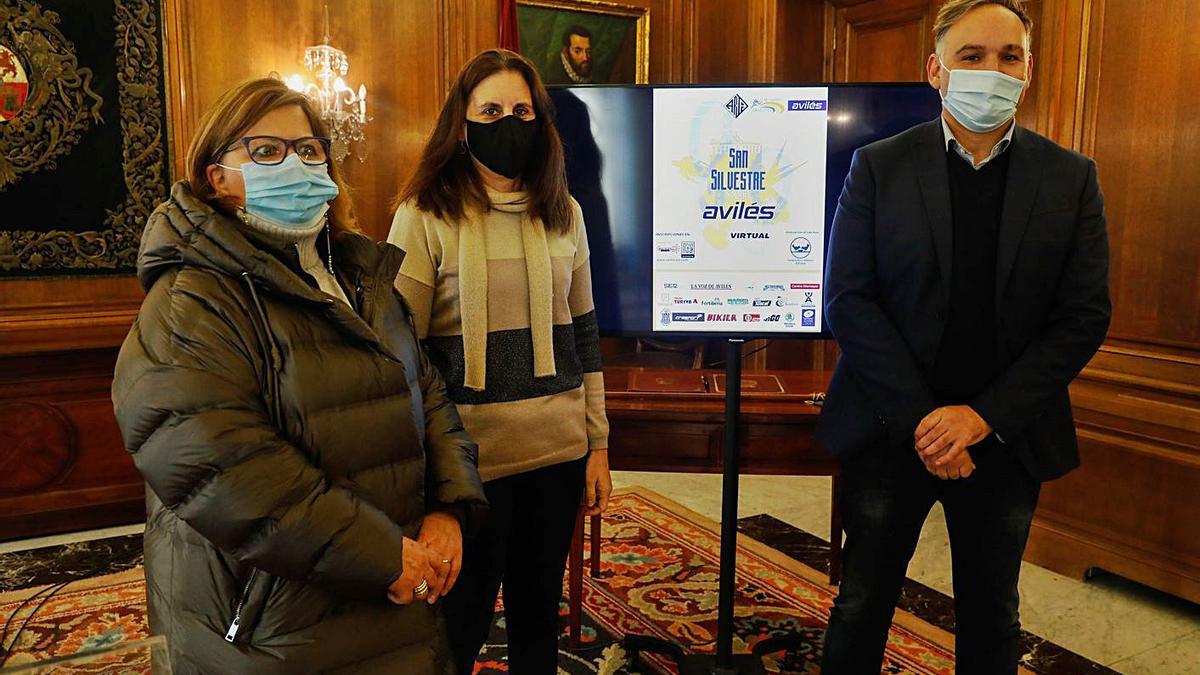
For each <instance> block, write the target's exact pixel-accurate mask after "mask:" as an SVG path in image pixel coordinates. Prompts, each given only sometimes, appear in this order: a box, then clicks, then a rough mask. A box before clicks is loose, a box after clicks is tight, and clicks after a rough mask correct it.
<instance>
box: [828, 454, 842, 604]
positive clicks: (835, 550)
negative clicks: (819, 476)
mask: <svg viewBox="0 0 1200 675" xmlns="http://www.w3.org/2000/svg"><path fill="white" fill-rule="evenodd" d="M841 490H842V482H841V478H840V477H839V476H834V477H833V489H831V490H830V491H829V492H830V495H831V497H830V501H831V504H830V506H831V510H830V512H829V513H830V517H829V583H830V584H831V585H833V586H837V585H838V584H840V583H841V582H842V510H841V508H839V507H840V504H839V502H840V501H841V494H840V493H841Z"/></svg>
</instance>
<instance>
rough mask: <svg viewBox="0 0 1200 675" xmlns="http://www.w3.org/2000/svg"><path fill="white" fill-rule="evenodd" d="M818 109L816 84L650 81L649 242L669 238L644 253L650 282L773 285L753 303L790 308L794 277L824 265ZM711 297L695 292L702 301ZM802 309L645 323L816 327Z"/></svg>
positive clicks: (815, 318) (758, 329)
mask: <svg viewBox="0 0 1200 675" xmlns="http://www.w3.org/2000/svg"><path fill="white" fill-rule="evenodd" d="M828 108H829V90H828V89H827V88H825V87H766V88H757V87H756V88H752V89H746V90H745V91H742V92H737V91H736V90H735V91H733V92H731V91H730V88H689V89H657V90H655V91H654V133H653V139H654V160H653V163H654V172H653V176H654V190H653V194H654V218H653V222H654V230H655V231H654V240H655V241H656V242H658V243H659V246H663V245H664V244H666V245H667V246H669V245H670V244H672V243H675V242H678V243H679V245H680V254H676V255H657V256H656V257H655V259H654V266H653V270H654V284H655V287H659V288H661V287H662V285H663V284H665V283H679V284H683V286H681V287H690V288H692V289H693V290H703V289H705V288H707V287H708V285H710V284H727V285H730V287H731V288H748V289H761V290H762V291H764V293H765V292H771V293H773V295H771V297H770V300H769V301H768V302H766V303H764V304H762V305H759V306H768V305H769V306H776V307H787V306H797V307H798V306H800V304H801V300H803V299H804V294H803V293H802V292H801V291H800V290H798V289H796V286H801V287H805V288H807V287H808V286H811V285H815V284H820V283H821V278H822V276H823V274H824V264H823V263H824V244H825V242H824V226H825V204H826V199H825V163H826V136H827V132H828V129H827V125H828ZM817 287H818V288H819V286H817ZM810 293H811V291H810ZM721 295H722V294H720V293H719V292H716V291H715V290H714V291H713V292H712V293H711V294H709V293H705V292H700V293H697V297H698V298H699V300H700V301H701V302H702V303H703V302H705V301H713V300H715V299H716V298H717V297H720V296H721ZM724 295H726V296H727V295H728V293H726V294H724ZM817 295H819V293H817ZM777 301H778V304H776V302H777ZM817 302H818V303H819V302H820V300H819V298H818V299H817ZM756 305H757V303H756ZM655 309H656V311H659V310H661V309H663V308H662V307H656V308H655ZM748 316H755V320H753V321H750V320H747V319H746V318H745V317H748ZM765 316H771V315H765ZM810 318H811V321H809V320H807V319H806V317H805V316H804V315H803V314H802V315H801V321H800V325H799V327H796V325H795V323H794V322H793V323H792V325H791V326H787V325H785V324H786V323H788V322H787V321H786V320H784V318H783V317H782V316H780V317H779V318H777V319H775V320H772V321H767V320H765V319H763V318H762V317H757V316H756V315H752V314H746V315H743V314H738V315H736V320H732V321H721V322H719V323H720V325H718V326H714V325H713V324H714V323H715V322H714V321H713V320H708V321H705V322H704V323H705V324H707V325H703V326H681V325H679V323H680V322H679V320H678V319H677V318H676V317H674V316H672V321H671V322H670V324H666V325H663V324H662V323H661V322H659V325H657V326H656V329H657V330H665V331H676V332H678V331H688V330H694V331H699V330H703V331H705V332H712V331H714V330H718V331H726V332H732V333H736V332H750V331H752V332H754V333H769V332H785V331H794V330H802V331H805V332H820V330H821V326H820V325H819V324H820V321H819V315H818V314H817V313H816V312H815V311H814V312H813V314H812V317H810ZM747 324H753V325H747Z"/></svg>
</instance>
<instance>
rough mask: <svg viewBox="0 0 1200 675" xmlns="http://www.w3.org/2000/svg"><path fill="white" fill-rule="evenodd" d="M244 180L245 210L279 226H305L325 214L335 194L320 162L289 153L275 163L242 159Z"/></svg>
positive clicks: (309, 225) (221, 165)
mask: <svg viewBox="0 0 1200 675" xmlns="http://www.w3.org/2000/svg"><path fill="white" fill-rule="evenodd" d="M217 166H220V167H222V168H225V169H230V170H232V171H241V172H242V178H243V180H244V181H245V184H246V212H247V213H249V214H250V215H253V216H257V217H259V218H263V219H265V220H267V221H268V222H272V223H276V224H278V225H280V226H281V227H291V228H296V229H305V228H308V227H311V226H312V225H313V224H314V221H316V220H317V219H319V218H321V217H322V216H323V215H325V211H326V209H325V205H326V204H327V203H328V202H329V201H330V200H332V199H333V198H334V197H337V195H338V186H337V183H334V182H333V179H332V178H330V177H329V169H328V168H327V167H326V166H325V165H324V164H317V165H309V164H305V163H304V162H302V161H300V157H299V155H296V154H295V153H291V154H289V155H288V156H287V158H286V159H284V160H283V161H282V162H280V163H279V164H275V165H266V164H255V163H254V162H246V163H245V164H242V165H241V168H234V167H232V166H226V165H224V164H217Z"/></svg>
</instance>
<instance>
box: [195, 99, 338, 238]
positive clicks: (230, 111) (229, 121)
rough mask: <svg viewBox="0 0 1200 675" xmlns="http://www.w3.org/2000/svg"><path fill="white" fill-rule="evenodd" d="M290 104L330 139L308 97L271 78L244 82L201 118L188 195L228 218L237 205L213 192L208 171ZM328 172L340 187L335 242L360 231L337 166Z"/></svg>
mask: <svg viewBox="0 0 1200 675" xmlns="http://www.w3.org/2000/svg"><path fill="white" fill-rule="evenodd" d="M289 105H298V106H300V109H301V110H303V111H304V115H305V117H307V118H308V123H309V124H310V125H312V129H313V134H314V135H316V136H326V137H328V136H329V127H328V126H327V125H326V124H325V121H324V120H322V119H321V116H320V115H318V114H317V110H316V108H314V107H313V104H312V102H311V101H309V99H308V97H307V96H305V95H304V94H301V93H300V92H296V91H292V90H291V89H288V87H287V85H285V84H284V83H283V82H280V81H279V80H276V79H274V78H269V77H264V78H261V79H257V80H247V81H245V82H242V83H241V84H239V85H237V86H236V87H234V88H232V89H230V90H229V91H226V92H225V93H224V94H221V97H220V98H218V99H217V102H216V103H214V104H213V106H212V107H211V108H209V109H208V112H206V113H204V117H202V118H200V130H199V131H197V132H196V135H195V136H194V137H193V138H192V143H191V145H189V146H188V151H187V181H188V185H189V186H190V187H191V188H192V193H193V194H194V195H196V196H197V197H199V198H200V199H201V200H203V201H204V202H206V203H207V204H208V205H209V206H212V207H213V208H216V209H218V210H220V211H222V212H224V213H227V214H230V215H232V214H233V213H234V211H236V209H237V204H235V203H233V202H232V200H230V199H228V198H222V197H218V196H217V193H216V190H214V189H213V186H212V184H211V183H209V182H208V173H207V169H208V167H209V166H211V165H212V164H213V163H215V162H216V161H217V159H218V158H219V157H220V156H221V155H223V154H225V152H226V149H227V148H228V147H229V146H230V145H232V144H233V143H235V142H236V141H237V140H238V139H239V138H241V137H242V135H243V134H245V133H246V130H247V129H249V128H250V127H252V126H254V123H255V122H257V121H258V120H260V119H262V117H263V115H266V114H267V113H269V112H271V111H272V110H275V109H277V108H282V107H284V106H289ZM328 169H329V177H330V178H331V179H333V182H334V183H337V186H338V196H337V197H334V199H333V201H331V202H330V203H329V228H330V230H331V231H332V232H333V235H334V236H335V237H337V236H340V235H342V234H343V233H345V232H358V231H359V229H358V223H357V221H356V219H355V217H354V204H353V202H352V201H351V198H350V188H349V186H348V185H346V181H345V179H343V178H342V175H341V171H340V170H339V169H338V166H337V164H336V163H334V162H329V163H328Z"/></svg>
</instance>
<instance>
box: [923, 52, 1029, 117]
mask: <svg viewBox="0 0 1200 675" xmlns="http://www.w3.org/2000/svg"><path fill="white" fill-rule="evenodd" d="M938 63H939V64H941V66H942V70H944V71H946V72H947V73H949V74H950V82H949V84H948V85H947V87H946V95H945V96H943V97H942V105H943V106H945V107H946V110H948V111H950V114H951V115H952V116H953V117H954V119H956V120H958V121H959V123H960V124H962V125H963V126H964V127H966V128H968V129H970V130H971V131H975V132H979V133H983V132H987V131H991V130H993V129H996V128H997V127H999V126H1000V125H1002V124H1004V123H1005V122H1007V121H1009V120H1011V119H1012V118H1013V117H1014V116H1015V115H1016V114H1017V102H1018V101H1020V100H1021V92H1022V91H1023V90H1024V89H1025V80H1018V79H1017V78H1015V77H1009V76H1008V75H1005V74H1004V73H1001V72H998V71H995V70H966V69H962V68H960V69H958V70H950V69H949V68H947V67H946V64H944V63H942V62H941V59H938Z"/></svg>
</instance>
